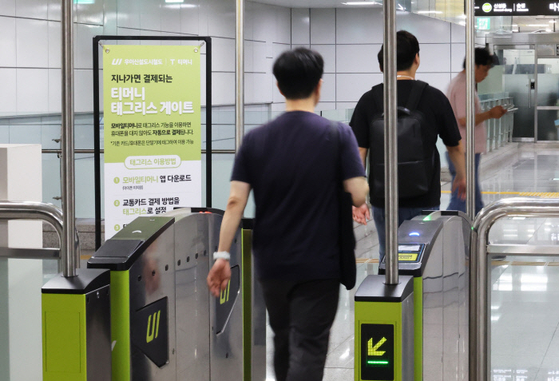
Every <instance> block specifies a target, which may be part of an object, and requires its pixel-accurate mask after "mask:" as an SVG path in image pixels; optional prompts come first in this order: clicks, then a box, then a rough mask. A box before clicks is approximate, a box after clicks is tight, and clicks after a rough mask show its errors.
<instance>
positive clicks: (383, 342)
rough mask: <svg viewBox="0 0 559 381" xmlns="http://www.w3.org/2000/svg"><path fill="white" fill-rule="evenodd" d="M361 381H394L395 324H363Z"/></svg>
mask: <svg viewBox="0 0 559 381" xmlns="http://www.w3.org/2000/svg"><path fill="white" fill-rule="evenodd" d="M361 379H362V380H386V381H388V380H390V381H391V380H394V325H393V324H361Z"/></svg>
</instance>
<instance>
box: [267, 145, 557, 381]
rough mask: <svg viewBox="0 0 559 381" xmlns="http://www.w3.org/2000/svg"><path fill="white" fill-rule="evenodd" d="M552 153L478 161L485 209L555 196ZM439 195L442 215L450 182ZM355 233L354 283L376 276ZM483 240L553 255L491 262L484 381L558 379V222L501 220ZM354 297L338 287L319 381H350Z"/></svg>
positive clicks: (364, 239)
mask: <svg viewBox="0 0 559 381" xmlns="http://www.w3.org/2000/svg"><path fill="white" fill-rule="evenodd" d="M556 148H559V146H558V147H555V146H553V145H545V144H543V145H539V144H538V145H534V144H527V145H523V146H518V148H517V149H514V150H512V152H511V153H509V154H508V156H507V157H506V158H505V159H503V160H501V163H500V164H499V165H498V166H494V165H493V166H492V167H489V166H487V167H484V164H483V161H482V170H481V176H480V179H481V187H482V191H483V192H484V194H483V200H484V202H485V204H486V205H487V204H489V203H491V202H493V201H496V200H498V199H501V198H505V197H519V196H521V197H532V198H540V197H546V198H549V197H557V198H559V149H556ZM488 156H490V155H488ZM442 189H443V194H442V197H441V208H442V209H445V208H446V205H448V202H449V199H450V195H449V189H450V184H448V183H446V184H443V186H442ZM359 229H361V230H359V231H358V232H359V236H360V237H361V239H360V240H359V242H358V246H357V257H358V258H359V259H358V262H360V263H358V282H357V284H358V285H359V284H360V283H361V282H362V280H363V279H364V278H365V277H366V276H367V274H376V273H377V272H378V264H377V263H376V260H377V259H378V240H377V237H376V231H375V229H374V224H373V223H372V222H371V223H370V224H369V225H368V226H366V227H360V228H359ZM356 232H357V231H356ZM356 234H357V233H356ZM489 242H490V243H491V244H514V245H546V246H550V245H556V244H557V256H538V255H536V256H510V255H509V256H506V257H505V258H503V259H501V260H498V261H493V262H492V266H491V295H490V302H491V360H490V361H491V368H490V369H491V380H492V381H559V302H558V301H559V218H517V217H515V218H505V219H501V220H499V221H497V222H496V223H495V224H494V225H493V227H492V229H491V231H490V234H489ZM354 294H355V289H354V290H352V291H347V290H345V288H343V287H342V289H341V293H340V304H339V308H338V312H337V315H336V320H335V322H334V326H333V328H332V332H331V339H330V347H329V352H328V358H327V361H326V368H325V372H324V378H323V379H324V380H325V381H334V380H335V381H350V380H354V309H353V297H354ZM267 335H268V371H267V381H272V380H275V377H274V373H273V367H272V361H271V355H272V353H273V344H272V333H271V332H270V330H269V329H268V333H267ZM426 380H427V378H426Z"/></svg>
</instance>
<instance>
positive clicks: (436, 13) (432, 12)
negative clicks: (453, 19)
mask: <svg viewBox="0 0 559 381" xmlns="http://www.w3.org/2000/svg"><path fill="white" fill-rule="evenodd" d="M417 13H418V14H420V15H424V14H435V15H441V14H442V13H443V12H441V11H417Z"/></svg>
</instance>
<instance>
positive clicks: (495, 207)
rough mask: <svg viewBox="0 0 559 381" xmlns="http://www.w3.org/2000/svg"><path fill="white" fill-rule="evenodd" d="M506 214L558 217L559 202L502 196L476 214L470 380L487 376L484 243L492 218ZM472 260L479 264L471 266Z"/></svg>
mask: <svg viewBox="0 0 559 381" xmlns="http://www.w3.org/2000/svg"><path fill="white" fill-rule="evenodd" d="M507 216H518V217H540V218H541V217H558V216H559V202H558V201H557V200H554V199H547V200H546V199H529V198H505V199H501V200H499V201H496V202H494V203H493V204H491V205H489V206H487V207H485V208H484V209H483V210H482V211H481V212H480V214H479V215H478V216H477V218H476V220H475V222H474V226H473V230H472V235H471V241H470V244H471V256H470V262H471V265H470V288H469V293H470V319H469V335H470V340H469V363H470V365H469V380H470V381H487V380H489V379H490V374H489V359H490V355H491V353H490V351H489V348H490V333H491V331H490V329H489V328H490V320H489V319H490V316H489V312H488V311H489V302H490V297H489V296H488V292H489V290H490V287H489V279H490V278H489V268H488V266H487V264H488V263H487V260H488V258H487V244H488V237H489V231H490V229H491V227H492V226H493V224H494V223H495V221H497V220H498V219H500V218H503V217H507ZM474 260H475V261H476V262H477V263H478V266H474Z"/></svg>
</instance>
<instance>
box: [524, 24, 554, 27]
mask: <svg viewBox="0 0 559 381" xmlns="http://www.w3.org/2000/svg"><path fill="white" fill-rule="evenodd" d="M526 26H534V27H546V26H549V25H547V24H528V25H526Z"/></svg>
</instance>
